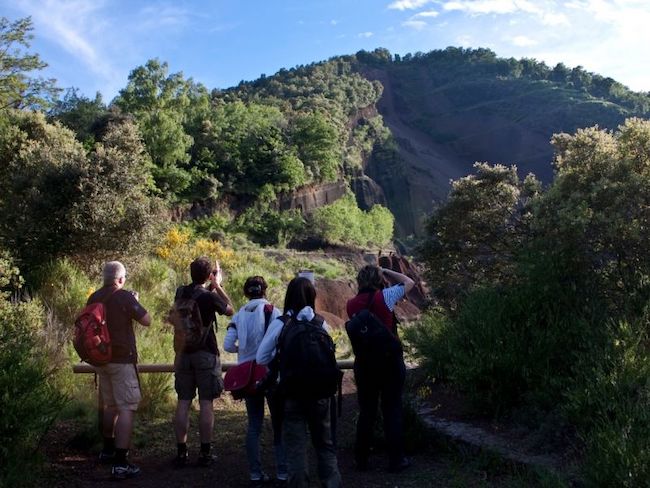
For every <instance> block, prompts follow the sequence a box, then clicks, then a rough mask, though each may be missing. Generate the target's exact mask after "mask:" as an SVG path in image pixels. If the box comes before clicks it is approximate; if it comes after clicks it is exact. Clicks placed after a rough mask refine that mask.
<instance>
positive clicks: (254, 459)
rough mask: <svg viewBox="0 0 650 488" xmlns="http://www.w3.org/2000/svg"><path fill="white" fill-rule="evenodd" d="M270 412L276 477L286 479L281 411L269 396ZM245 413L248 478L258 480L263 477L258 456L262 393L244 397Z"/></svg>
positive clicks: (262, 415)
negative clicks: (246, 417) (246, 422)
mask: <svg viewBox="0 0 650 488" xmlns="http://www.w3.org/2000/svg"><path fill="white" fill-rule="evenodd" d="M266 400H267V402H268V405H269V411H270V412H271V425H272V426H273V449H274V451H275V467H276V468H275V469H276V473H277V474H276V476H277V478H278V479H287V457H286V454H285V452H284V447H283V445H282V433H281V430H280V429H281V425H282V424H281V418H280V417H281V412H278V411H277V407H275V405H274V404H273V402H272V401H271V398H270V397H268V396H267V397H266ZM245 402H246V413H247V416H248V430H247V432H246V456H247V457H248V466H249V470H250V479H251V480H258V479H261V478H262V477H263V470H262V460H261V457H260V435H261V433H262V425H263V423H264V395H255V396H251V397H247V398H245Z"/></svg>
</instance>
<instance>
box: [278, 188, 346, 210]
mask: <svg viewBox="0 0 650 488" xmlns="http://www.w3.org/2000/svg"><path fill="white" fill-rule="evenodd" d="M347 188H348V186H347V184H346V182H345V181H342V180H341V181H335V182H333V183H324V184H322V185H312V186H306V187H303V188H300V189H298V190H296V191H294V192H292V193H286V194H283V195H281V196H280V197H279V199H278V204H277V206H278V210H290V209H298V210H300V212H301V213H303V214H309V213H311V212H313V211H314V210H315V209H317V208H318V207H322V206H323V205H329V204H331V203H334V202H335V201H336V200H338V199H339V198H341V197H342V196H343V195H345V193H346V192H347Z"/></svg>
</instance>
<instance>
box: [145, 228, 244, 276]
mask: <svg viewBox="0 0 650 488" xmlns="http://www.w3.org/2000/svg"><path fill="white" fill-rule="evenodd" d="M156 254H157V255H158V257H160V258H161V259H162V260H164V261H165V262H166V263H167V265H168V266H169V267H170V268H171V269H172V270H174V272H175V273H176V276H177V280H178V281H180V282H182V281H184V280H183V277H184V276H186V274H187V273H188V270H189V266H190V263H191V262H192V261H193V260H194V259H196V258H197V257H199V256H207V257H209V258H210V259H217V260H219V263H220V264H221V267H222V268H223V269H224V270H226V271H227V272H228V271H232V270H234V269H236V268H238V267H241V266H242V265H243V264H244V263H245V261H246V260H245V258H243V257H242V256H240V255H238V254H236V253H235V252H234V251H233V250H232V249H228V248H226V247H224V246H223V245H222V244H221V243H220V242H219V241H213V240H210V239H203V238H201V239H192V235H191V232H190V231H189V230H186V229H182V228H179V227H173V228H172V229H170V230H169V231H168V232H167V234H166V235H165V238H164V239H163V242H162V244H161V245H160V246H159V247H158V248H157V249H156Z"/></svg>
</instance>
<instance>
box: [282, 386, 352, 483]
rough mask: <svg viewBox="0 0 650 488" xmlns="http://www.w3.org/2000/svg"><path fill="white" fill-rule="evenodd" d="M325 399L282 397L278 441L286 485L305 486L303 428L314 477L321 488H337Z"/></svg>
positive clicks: (305, 452) (334, 456)
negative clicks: (284, 455)
mask: <svg viewBox="0 0 650 488" xmlns="http://www.w3.org/2000/svg"><path fill="white" fill-rule="evenodd" d="M331 401H333V400H330V399H329V398H325V399H323V400H307V401H300V400H293V399H290V398H288V399H286V401H285V406H284V418H283V421H282V440H283V442H284V445H285V446H286V449H287V464H288V467H289V484H288V486H289V488H294V487H300V488H303V487H304V488H307V487H308V486H309V474H308V472H307V430H309V433H310V434H311V442H312V444H313V446H314V449H315V450H316V456H317V458H318V477H319V479H320V482H321V485H322V486H324V487H325V488H339V487H340V486H341V474H340V473H339V468H338V463H337V460H336V448H335V447H334V442H333V439H332V426H331V422H330V419H331V417H330V415H331V413H332V409H331V405H330V402H331Z"/></svg>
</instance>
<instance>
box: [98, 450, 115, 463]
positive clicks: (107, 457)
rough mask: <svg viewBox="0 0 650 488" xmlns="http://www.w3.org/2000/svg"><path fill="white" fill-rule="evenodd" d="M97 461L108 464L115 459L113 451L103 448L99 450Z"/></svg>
mask: <svg viewBox="0 0 650 488" xmlns="http://www.w3.org/2000/svg"><path fill="white" fill-rule="evenodd" d="M98 458H99V462H100V463H102V464H110V463H112V462H113V459H115V451H104V450H103V449H102V450H101V451H99V456H98Z"/></svg>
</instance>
